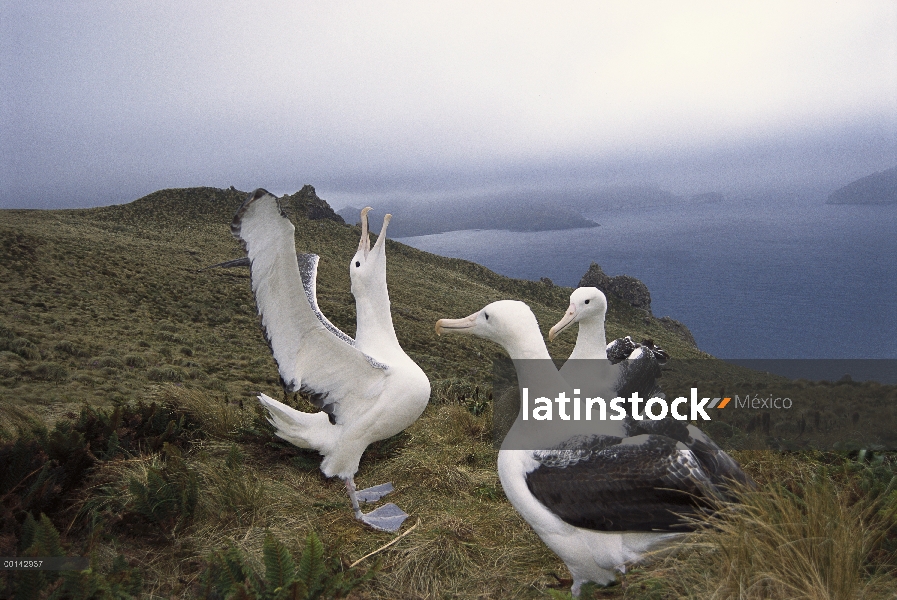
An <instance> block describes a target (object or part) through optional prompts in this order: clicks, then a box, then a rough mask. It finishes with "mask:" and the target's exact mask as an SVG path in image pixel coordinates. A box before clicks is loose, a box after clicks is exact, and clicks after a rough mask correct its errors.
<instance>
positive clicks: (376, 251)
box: [349, 206, 392, 296]
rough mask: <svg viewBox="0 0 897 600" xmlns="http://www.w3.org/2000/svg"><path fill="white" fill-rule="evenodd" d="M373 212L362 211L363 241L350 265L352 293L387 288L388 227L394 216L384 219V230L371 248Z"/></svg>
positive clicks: (361, 240)
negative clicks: (370, 219)
mask: <svg viewBox="0 0 897 600" xmlns="http://www.w3.org/2000/svg"><path fill="white" fill-rule="evenodd" d="M371 210H373V209H372V208H371V207H370V206H368V207H365V208H363V209H362V210H361V239H360V240H359V241H358V250H356V251H355V256H353V257H352V262H351V263H349V277H350V278H351V280H352V293H353V294H356V296H357V294H358V293H363V292H364V291H365V290H366V289H370V288H371V287H372V286H376V287H383V288H385V287H386V227H387V226H388V225H389V221H390V219H392V215H390V214H387V215H386V216H385V217H383V228H382V229H381V230H380V235H379V236H377V241H376V243H374V247H373V248H371V239H370V237H369V236H368V213H369V212H371Z"/></svg>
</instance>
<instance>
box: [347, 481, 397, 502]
mask: <svg viewBox="0 0 897 600" xmlns="http://www.w3.org/2000/svg"><path fill="white" fill-rule="evenodd" d="M393 491H395V488H394V487H392V482H389V483H381V484H380V485H375V486H373V487H369V488H365V489H363V490H358V491H357V492H355V493H356V495H357V496H358V501H359V502H376V501H377V500H379V499H380V498H382V497H383V496H385V495H386V494H389V493H390V492H393Z"/></svg>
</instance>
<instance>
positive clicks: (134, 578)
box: [0, 513, 143, 600]
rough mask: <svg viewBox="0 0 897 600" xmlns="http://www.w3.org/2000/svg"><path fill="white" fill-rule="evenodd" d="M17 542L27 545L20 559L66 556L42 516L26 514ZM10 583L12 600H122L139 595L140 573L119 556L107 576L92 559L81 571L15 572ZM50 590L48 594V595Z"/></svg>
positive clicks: (48, 522)
mask: <svg viewBox="0 0 897 600" xmlns="http://www.w3.org/2000/svg"><path fill="white" fill-rule="evenodd" d="M20 543H21V545H23V546H27V547H26V548H25V549H24V550H23V551H22V554H21V555H22V556H23V557H27V556H41V557H55V556H64V555H65V554H66V552H65V550H64V548H63V547H62V542H61V540H60V536H59V532H58V531H57V530H56V527H54V526H53V523H52V522H51V521H50V519H49V518H48V517H47V516H46V515H44V514H42V515H41V518H40V520H39V521H38V520H35V519H34V517H32V516H31V514H30V513H29V514H28V516H27V517H26V518H25V523H24V525H23V526H22V538H21V540H20ZM9 583H11V586H10V589H9V590H8V591H9V592H10V596H9V597H11V598H15V600H37V599H38V598H40V599H44V598H46V599H47V600H91V599H94V598H104V599H108V600H125V599H127V598H133V597H134V596H136V595H137V594H139V593H140V590H141V588H142V587H143V580H142V578H141V576H140V573H139V572H137V571H135V570H133V569H131V568H130V567H129V566H128V563H127V561H126V560H125V558H124V557H123V556H121V555H119V556H118V557H117V558H116V559H115V561H114V562H113V563H112V568H111V570H110V572H109V573H108V574H104V573H102V572H100V570H99V568H98V565H97V564H96V562H95V561H94V560H93V559H92V560H91V566H90V568H89V569H85V570H83V571H17V572H15V575H14V576H13V577H11V578H10V581H9ZM50 590H52V591H51V593H50V594H49V595H47V592H48V591H50ZM0 591H2V592H6V591H7V590H3V589H0ZM4 597H6V596H4Z"/></svg>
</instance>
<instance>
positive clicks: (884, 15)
mask: <svg viewBox="0 0 897 600" xmlns="http://www.w3.org/2000/svg"><path fill="white" fill-rule="evenodd" d="M185 5H186V6H185ZM0 90H2V92H0V123H2V126H0V207H2V208H13V207H20V208H62V207H83V206H95V205H102V204H110V203H118V202H128V201H131V200H134V199H136V198H138V197H140V196H142V195H145V194H147V193H149V192H152V191H155V190H157V189H160V188H166V187H188V186H196V185H210V186H216V187H227V186H230V185H234V186H236V187H237V188H238V189H243V190H251V189H254V188H256V187H266V188H268V189H269V190H271V191H273V192H275V193H287V192H293V191H295V190H298V189H299V188H300V187H301V186H302V185H303V184H305V183H311V184H313V185H315V187H316V188H317V190H318V193H319V195H320V196H322V197H324V198H325V199H327V200H328V201H330V202H331V203H332V204H334V205H335V206H337V207H339V206H342V205H345V204H353V203H354V204H356V205H360V203H361V202H362V201H363V200H364V198H366V197H374V198H376V197H377V196H384V195H385V196H388V195H391V194H397V195H402V196H404V197H414V196H415V195H420V196H421V197H423V196H428V195H429V196H432V195H442V196H446V197H450V196H451V195H452V194H456V193H458V194H468V195H470V194H476V193H477V191H478V190H497V189H498V190H501V189H510V188H520V187H526V188H532V189H540V188H545V187H551V188H553V189H565V188H569V189H577V190H581V189H588V188H589V187H590V186H606V185H630V184H648V185H656V186H658V187H661V188H664V189H667V190H669V191H672V192H674V193H679V194H692V193H702V192H707V191H722V192H725V193H746V191H750V190H758V189H773V188H777V187H781V188H812V189H819V190H823V191H825V190H827V191H831V190H832V189H834V188H835V187H838V186H840V185H844V184H846V183H848V182H849V181H851V180H853V179H856V178H858V177H861V176H863V175H867V174H869V173H872V172H875V171H880V170H883V169H885V168H888V167H892V166H894V165H895V164H897V3H895V2H893V0H881V1H873V0H869V1H863V2H826V1H816V0H813V1H808V2H781V1H773V2H750V3H740V4H739V5H735V3H730V2H725V3H720V2H676V3H665V2H664V3H662V2H614V3H610V2H594V1H589V2H567V3H556V2H545V3H534V2H519V1H515V2H489V3H483V2H451V3H448V2H444V3H430V2H377V3H371V2H366V3H362V2H338V3H337V2H334V3H324V2H292V1H291V2H264V1H261V2H229V1H216V2H205V1H203V2H191V3H176V2H101V1H87V2H76V1H70V2H50V1H34V2H28V3H24V2H8V1H5V0H0Z"/></svg>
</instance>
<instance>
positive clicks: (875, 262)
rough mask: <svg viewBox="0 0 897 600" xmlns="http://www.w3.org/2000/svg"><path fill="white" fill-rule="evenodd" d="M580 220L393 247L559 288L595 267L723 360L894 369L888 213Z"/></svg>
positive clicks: (671, 210)
mask: <svg viewBox="0 0 897 600" xmlns="http://www.w3.org/2000/svg"><path fill="white" fill-rule="evenodd" d="M397 216H399V215H397ZM586 216H589V217H591V218H593V219H594V220H595V221H597V222H599V223H600V224H601V225H600V227H597V228H592V229H573V230H567V231H547V232H535V233H514V232H507V231H494V230H489V231H458V232H450V233H443V234H438V235H428V236H419V237H410V238H402V239H400V241H402V242H404V243H406V244H409V245H411V246H414V247H416V248H420V249H422V250H426V251H428V252H433V253H435V254H441V255H443V256H451V257H458V258H464V259H467V260H471V261H474V262H477V263H480V264H482V265H485V266H486V267H489V268H490V269H492V270H494V271H496V272H498V273H501V274H503V275H507V276H510V277H517V278H522V279H538V278H540V277H549V278H551V279H552V280H553V281H554V282H555V283H557V284H559V285H566V286H576V285H577V283H578V282H579V280H580V278H581V277H582V275H583V274H584V273H585V271H586V270H587V269H588V267H589V264H590V263H591V262H593V261H594V262H597V263H598V264H599V265H601V267H602V268H603V269H604V271H605V273H607V274H608V275H611V276H613V275H619V274H626V275H632V276H634V277H637V278H639V279H641V280H642V281H643V282H645V283H646V284H647V285H648V288H649V290H650V291H651V305H652V309H653V313H654V314H655V315H656V316H665V315H669V316H671V317H673V318H674V319H678V320H680V321H682V322H683V323H685V324H686V325H687V326H688V327H689V328H690V329H691V331H692V333H693V334H694V336H695V339H696V340H697V342H698V346H699V347H700V348H701V349H702V350H704V351H706V352H709V353H711V354H713V355H716V356H719V357H722V358H756V359H780V358H890V359H894V358H897V205H885V206H871V205H866V206H847V205H841V206H838V205H826V204H823V203H822V202H821V201H820V200H818V199H813V200H805V199H793V198H791V199H782V200H778V201H776V200H764V201H737V202H736V201H723V202H718V203H712V204H700V205H690V206H684V205H676V206H669V205H668V206H658V207H650V208H641V209H627V208H625V207H623V208H620V209H616V210H614V211H610V212H604V213H600V214H594V215H586ZM558 308H559V311H561V310H563V308H564V307H558Z"/></svg>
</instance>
